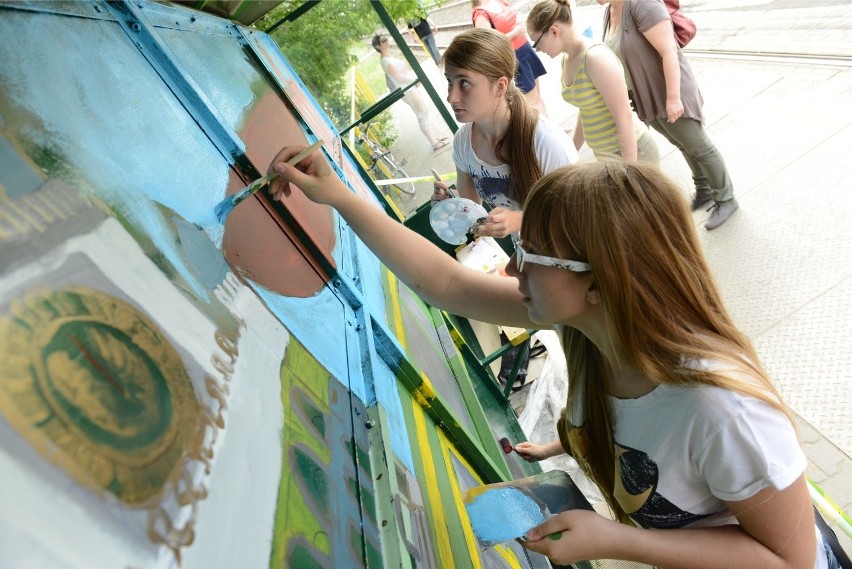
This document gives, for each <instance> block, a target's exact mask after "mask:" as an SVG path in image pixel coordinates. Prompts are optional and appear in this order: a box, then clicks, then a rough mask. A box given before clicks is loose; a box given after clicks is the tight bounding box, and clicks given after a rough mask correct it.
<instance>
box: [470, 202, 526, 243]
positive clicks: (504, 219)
mask: <svg viewBox="0 0 852 569" xmlns="http://www.w3.org/2000/svg"><path fill="white" fill-rule="evenodd" d="M523 215H524V213H523V212H522V211H512V210H510V209H506V208H504V207H495V208H494V209H492V210H491V212H490V213H489V214H488V217H486V218H485V221H483V222H482V223H480V224H479V225H476V226H474V227H473V228H472V231H473V233H474V235H476V236H477V237H505V236H507V235H510V234H512V233H515V232H517V231H520V230H521V220H522V219H523Z"/></svg>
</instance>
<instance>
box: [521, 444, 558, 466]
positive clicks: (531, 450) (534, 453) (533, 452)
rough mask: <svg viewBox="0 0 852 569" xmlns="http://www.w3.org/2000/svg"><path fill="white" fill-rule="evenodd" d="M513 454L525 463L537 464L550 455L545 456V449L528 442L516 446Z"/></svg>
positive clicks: (542, 446)
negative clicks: (515, 453)
mask: <svg viewBox="0 0 852 569" xmlns="http://www.w3.org/2000/svg"><path fill="white" fill-rule="evenodd" d="M515 452H517V453H518V454H519V455H520V456H521V458H523V459H524V460H526V461H527V462H538V461H539V460H544V459H546V458H550V455H548V454H547V447H545V446H544V445H537V444H535V443H531V442H528V441H527V442H523V443H518V444H516V445H515Z"/></svg>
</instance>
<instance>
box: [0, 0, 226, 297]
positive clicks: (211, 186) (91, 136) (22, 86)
mask: <svg viewBox="0 0 852 569" xmlns="http://www.w3.org/2000/svg"><path fill="white" fill-rule="evenodd" d="M7 12H8V13H4V14H3V18H2V19H0V35H3V37H13V36H14V37H15V38H16V41H15V42H7V43H6V44H5V45H4V50H6V52H7V53H6V55H7V57H6V58H5V59H4V65H3V66H0V81H2V82H3V84H4V85H8V86H13V87H12V88H10V89H8V90H7V91H6V95H7V96H8V98H9V103H10V106H11V108H12V109H13V113H14V116H18V117H34V118H32V119H28V121H27V122H26V123H25V124H22V125H21V126H20V127H19V128H18V129H16V130H17V132H18V134H19V136H20V138H22V139H23V140H26V141H27V142H28V145H30V146H33V147H37V148H44V149H49V150H50V152H51V153H53V154H54V155H57V156H61V157H62V159H63V161H64V163H65V165H66V166H65V167H64V169H63V170H62V171H61V175H62V176H63V177H65V176H73V175H75V174H76V175H77V176H78V177H79V180H77V181H79V182H80V184H79V186H83V187H86V186H88V187H90V188H91V189H92V190H93V191H94V193H95V194H97V195H98V196H99V197H101V198H102V199H103V200H104V201H105V202H107V203H108V204H109V205H110V206H112V207H113V208H114V210H115V211H116V212H117V213H118V214H119V215H120V216H122V217H123V218H124V219H126V220H127V221H128V222H130V224H131V225H133V226H134V227H135V228H137V229H140V230H141V231H142V232H144V233H145V234H146V235H148V236H149V237H150V239H151V240H152V242H153V244H154V246H155V247H156V249H157V250H158V251H159V253H160V254H161V255H162V256H163V257H165V258H166V259H168V260H169V262H170V263H171V264H172V266H173V267H175V268H176V270H177V271H178V272H179V273H180V275H181V276H182V277H183V279H184V280H185V281H186V283H187V284H188V286H189V287H190V289H191V290H192V291H193V292H194V293H195V294H196V295H197V296H199V297H200V298H205V297H206V293H207V291H206V290H205V287H204V285H203V284H202V283H201V282H200V281H199V280H198V279H197V278H196V277H195V275H193V273H192V271H191V270H190V269H189V268H188V267H187V266H186V263H185V262H184V261H183V259H182V257H181V254H180V251H179V246H178V244H177V242H176V241H175V239H174V235H173V233H172V231H171V230H170V224H169V221H168V220H166V219H165V218H164V216H163V213H162V211H161V210H160V209H159V206H158V205H157V204H162V205H164V206H166V207H167V208H169V209H171V210H173V211H174V212H176V213H178V214H179V215H180V216H181V217H182V218H184V219H186V220H187V221H189V222H190V223H194V224H197V225H202V226H204V228H205V230H206V231H207V232H208V234H209V237H210V239H211V240H212V241H213V243H215V244H216V245H217V246H218V245H219V244H221V241H222V233H223V230H222V226H221V225H219V224H218V223H216V218H215V216H214V215H213V208H214V207H215V205H216V203H218V202H219V201H220V200H221V199H222V196H223V194H224V190H225V188H226V187H227V184H228V179H229V177H228V174H229V164H228V162H227V161H226V160H225V158H223V157H222V155H221V154H219V152H218V151H217V150H216V148H215V147H214V146H213V144H212V143H211V142H210V141H209V140H208V139H207V138H206V137H205V136H204V134H203V133H201V132H200V131H199V130H198V125H196V124H195V122H194V120H193V119H192V117H191V116H190V115H189V114H188V113H187V112H186V109H184V108H183V107H182V106H181V104H180V102H179V101H177V99H175V97H174V95H172V93H171V92H170V91H169V90H168V88H167V87H166V86H165V85H164V84H163V82H162V80H161V79H160V77H159V76H158V75H157V74H156V72H155V71H154V70H153V69H152V68H151V66H150V65H149V64H148V62H147V61H145V59H144V58H143V57H142V55H141V54H140V53H139V50H138V49H137V48H136V46H134V45H133V44H132V43H131V42H129V41H128V38H127V36H126V34H124V33H123V32H122V31H121V30H120V29H119V28H118V27H112V26H104V25H103V24H102V22H100V21H98V20H84V19H80V20H77V21H75V22H74V26H69V25H68V21H67V18H63V17H58V16H57V17H53V16H47V15H46V16H43V17H39V18H32V17H29V16H27V15H25V14H24V13H23V12H22V13H20V14H19V13H15V12H14V11H7ZM7 32H8V33H7ZM9 34H11V35H9ZM237 51H238V50H237ZM33 61H38V62H39V65H33V64H32V62H33ZM92 61H98V62H99V64H98V65H97V66H92V65H91V62H92ZM69 69H75V70H78V72H76V73H68V70H69ZM45 78H50V81H49V83H50V88H45V85H46V83H45V81H46V79H45ZM56 93H63V94H65V95H64V96H61V97H58V96H56ZM164 133H168V134H164ZM47 174H48V175H50V174H51V173H50V172H48V173H47ZM66 181H68V182H69V183H70V184H71V185H72V186H77V187H79V186H78V185H77V184H75V183H74V182H75V180H66ZM154 202H157V203H154Z"/></svg>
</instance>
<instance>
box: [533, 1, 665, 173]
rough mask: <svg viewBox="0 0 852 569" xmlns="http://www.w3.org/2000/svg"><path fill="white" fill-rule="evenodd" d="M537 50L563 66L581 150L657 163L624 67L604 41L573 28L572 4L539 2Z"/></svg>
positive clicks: (565, 93) (535, 17) (535, 29)
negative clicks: (629, 93)
mask: <svg viewBox="0 0 852 569" xmlns="http://www.w3.org/2000/svg"><path fill="white" fill-rule="evenodd" d="M527 30H528V31H529V33H530V36H531V37H533V38H536V40H535V44H534V45H535V46H536V50H538V51H540V52H542V53H545V54H547V55H548V56H550V57H554V58H555V57H560V58H561V62H562V98H563V99H565V101H566V102H568V103H569V104H571V105H573V106H575V107H577V109H578V110H579V111H580V112H579V114H578V115H577V125H576V127H575V128H574V146H576V147H577V150H579V149H580V147H581V146H582V145H583V143H584V142H585V143H587V144H588V146H589V148H590V149H591V150H592V152H594V153H595V156H597V157H613V156H618V157H621V158H623V159H625V160H637V159H639V160H644V161H646V162H652V163H654V164H658V163H659V161H660V152H659V150H657V144H656V142H654V138H653V136H651V132H650V131H649V130H648V128H647V127H646V126H645V125H644V124H642V121H640V120H639V117H637V116H636V114H635V113H634V112H633V109H632V108H630V99H629V98H628V96H627V83H626V82H625V80H624V69H623V68H622V67H621V62H620V61H619V60H618V56H616V55H615V53H613V51H612V50H611V49H610V48H609V47H607V46H606V44H604V43H602V42H595V41H592V40H590V39H589V38H587V37H585V36H584V35H583V34H582V33H581V32H580V30H579V29H578V28H577V27H576V26H574V18H573V14H572V13H571V5H570V3H569V0H541V1H540V2H538V3H537V4H536V5H535V6H533V9H532V10H530V13H529V14H528V15H527Z"/></svg>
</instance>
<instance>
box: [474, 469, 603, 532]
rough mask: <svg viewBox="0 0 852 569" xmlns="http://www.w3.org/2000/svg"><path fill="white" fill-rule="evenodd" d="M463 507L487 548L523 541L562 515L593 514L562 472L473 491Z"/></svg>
mask: <svg viewBox="0 0 852 569" xmlns="http://www.w3.org/2000/svg"><path fill="white" fill-rule="evenodd" d="M464 505H465V509H466V510H467V515H468V517H469V518H470V525H471V526H472V527H473V533H475V534H476V537H477V538H478V539H479V542H480V543H481V544H482V546H483V547H486V548H487V547H491V546H492V545H496V544H498V543H503V542H505V541H510V540H513V539H517V538H519V537H523V536H524V534H526V533H527V532H528V531H529V530H531V529H532V528H534V527H536V526H538V525H541V524H542V523H544V522H545V521H546V520H547V519H549V518H552V517H553V516H555V515H556V514H558V513H560V512H565V511H567V510H576V509H578V508H579V509H583V510H593V508H592V505H591V504H590V503H589V501H588V500H587V499H586V497H585V496H583V493H582V492H580V489H579V488H577V485H576V484H574V481H573V480H571V477H570V476H568V473H567V472H563V471H561V470H552V471H550V472H544V473H542V474H536V475H535V476H530V477H528V478H521V479H520V480H513V481H511V482H499V483H497V484H487V485H485V486H477V487H475V488H471V489H470V490H468V491H467V493H466V494H465V497H464Z"/></svg>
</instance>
